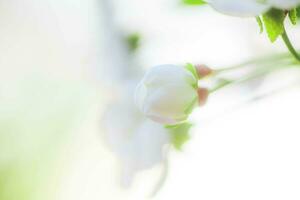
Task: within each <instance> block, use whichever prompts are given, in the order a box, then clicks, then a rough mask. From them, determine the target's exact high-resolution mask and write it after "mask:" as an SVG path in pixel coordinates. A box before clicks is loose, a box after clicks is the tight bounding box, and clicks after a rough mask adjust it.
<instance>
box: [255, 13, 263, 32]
mask: <svg viewBox="0 0 300 200" xmlns="http://www.w3.org/2000/svg"><path fill="white" fill-rule="evenodd" d="M256 22H257V24H258V26H259V33H263V32H264V25H263V22H262V20H261V18H260V17H259V16H258V17H256Z"/></svg>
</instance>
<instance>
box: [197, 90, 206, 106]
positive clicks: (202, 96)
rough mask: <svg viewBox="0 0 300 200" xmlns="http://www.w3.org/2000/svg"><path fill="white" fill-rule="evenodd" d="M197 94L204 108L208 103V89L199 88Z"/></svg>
mask: <svg viewBox="0 0 300 200" xmlns="http://www.w3.org/2000/svg"><path fill="white" fill-rule="evenodd" d="M197 93H198V102H199V106H204V105H205V103H206V101H207V98H208V95H209V91H208V89H206V88H199V89H198V90H197Z"/></svg>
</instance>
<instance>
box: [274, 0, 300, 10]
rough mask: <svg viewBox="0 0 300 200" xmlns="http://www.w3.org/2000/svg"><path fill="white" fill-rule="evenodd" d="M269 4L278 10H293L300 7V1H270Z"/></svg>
mask: <svg viewBox="0 0 300 200" xmlns="http://www.w3.org/2000/svg"><path fill="white" fill-rule="evenodd" d="M268 3H269V4H270V5H272V6H274V7H276V8H280V9H291V8H294V7H296V6H298V5H300V0H268Z"/></svg>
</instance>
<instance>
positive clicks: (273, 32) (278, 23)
mask: <svg viewBox="0 0 300 200" xmlns="http://www.w3.org/2000/svg"><path fill="white" fill-rule="evenodd" d="M285 17H286V13H285V11H283V10H279V9H275V8H273V9H271V10H269V11H268V12H267V13H265V14H263V22H264V25H265V28H266V31H267V33H268V37H269V39H270V40H271V42H275V41H276V39H277V38H278V37H279V36H280V35H281V34H282V33H283V32H284V24H283V23H284V19H285Z"/></svg>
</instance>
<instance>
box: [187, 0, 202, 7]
mask: <svg viewBox="0 0 300 200" xmlns="http://www.w3.org/2000/svg"><path fill="white" fill-rule="evenodd" d="M182 3H183V4H185V5H189V6H202V5H205V4H207V3H206V2H205V1H203V0H182Z"/></svg>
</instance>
